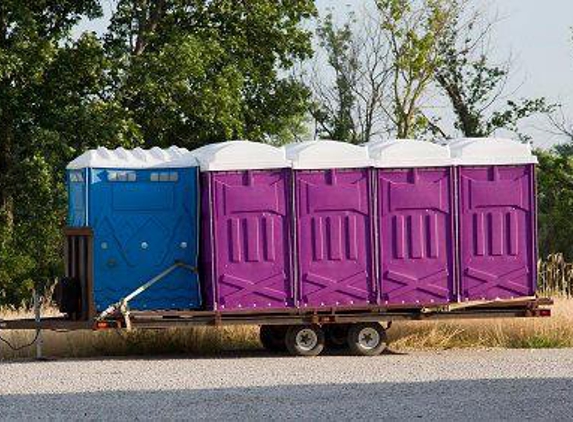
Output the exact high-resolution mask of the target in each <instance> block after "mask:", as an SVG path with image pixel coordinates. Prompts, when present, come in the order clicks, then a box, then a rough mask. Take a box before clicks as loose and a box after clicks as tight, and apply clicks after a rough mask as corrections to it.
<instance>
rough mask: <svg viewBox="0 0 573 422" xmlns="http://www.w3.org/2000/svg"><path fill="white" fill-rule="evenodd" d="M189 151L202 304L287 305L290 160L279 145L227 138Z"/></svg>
mask: <svg viewBox="0 0 573 422" xmlns="http://www.w3.org/2000/svg"><path fill="white" fill-rule="evenodd" d="M194 153H195V155H196V157H197V159H198V161H199V163H200V169H201V172H202V176H201V181H202V189H201V192H202V193H201V195H202V198H201V204H202V225H203V236H202V249H203V250H202V259H201V261H202V267H203V271H202V274H204V276H205V280H204V286H205V289H204V292H205V299H206V302H207V307H208V308H209V309H217V310H220V311H241V310H245V311H246V310H254V309H257V310H258V309H263V310H264V309H284V308H289V307H292V306H293V305H294V296H293V295H294V291H293V283H292V272H291V260H290V259H291V236H290V231H291V225H290V213H291V202H290V196H289V189H290V175H289V172H290V169H289V167H290V163H289V162H288V160H287V159H286V157H285V153H284V150H283V149H281V148H276V147H273V146H271V145H267V144H262V143H258V142H250V141H229V142H222V143H218V144H212V145H208V146H206V147H203V148H200V149H198V150H196V151H194Z"/></svg>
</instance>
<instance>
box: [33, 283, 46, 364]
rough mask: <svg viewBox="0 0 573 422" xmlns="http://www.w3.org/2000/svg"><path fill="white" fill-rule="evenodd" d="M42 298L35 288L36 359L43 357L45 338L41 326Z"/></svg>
mask: <svg viewBox="0 0 573 422" xmlns="http://www.w3.org/2000/svg"><path fill="white" fill-rule="evenodd" d="M41 308H42V299H41V298H40V295H39V294H38V292H37V291H36V290H34V319H35V320H36V359H38V360H41V359H43V356H42V346H43V345H44V340H43V338H42V329H41V328H40V322H41V320H42V316H41Z"/></svg>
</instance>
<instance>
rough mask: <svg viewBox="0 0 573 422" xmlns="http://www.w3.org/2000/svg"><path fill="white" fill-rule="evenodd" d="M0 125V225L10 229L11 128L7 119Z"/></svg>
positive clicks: (12, 217)
mask: <svg viewBox="0 0 573 422" xmlns="http://www.w3.org/2000/svg"><path fill="white" fill-rule="evenodd" d="M1 120H2V121H3V124H2V125H0V225H1V226H4V227H6V228H7V229H8V230H11V229H12V227H13V226H14V200H13V197H12V192H11V188H10V186H11V183H10V179H11V174H12V170H13V165H12V164H13V159H12V146H13V142H12V138H13V137H12V128H11V126H10V122H9V120H8V119H4V118H2V119H1Z"/></svg>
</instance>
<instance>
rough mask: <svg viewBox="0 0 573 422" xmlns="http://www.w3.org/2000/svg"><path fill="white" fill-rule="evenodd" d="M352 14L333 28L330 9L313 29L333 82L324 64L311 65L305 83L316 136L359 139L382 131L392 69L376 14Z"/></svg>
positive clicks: (367, 138)
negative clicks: (358, 18) (307, 86)
mask: <svg viewBox="0 0 573 422" xmlns="http://www.w3.org/2000/svg"><path fill="white" fill-rule="evenodd" d="M356 23H357V19H356V18H355V16H354V15H353V14H351V15H350V16H349V19H348V21H347V22H346V23H344V24H343V25H342V26H341V27H337V26H336V25H335V23H334V21H333V17H332V14H331V13H328V14H327V15H326V16H325V17H324V18H323V19H322V20H321V21H319V24H318V28H317V36H318V40H319V44H320V47H321V48H322V49H323V50H324V51H325V53H326V63H327V64H328V67H329V69H330V70H331V71H332V73H333V75H334V77H333V78H332V79H333V81H331V80H330V78H328V76H327V75H325V73H326V72H325V70H324V66H323V63H318V64H315V66H314V68H313V69H312V73H311V75H310V77H309V78H308V79H307V83H308V85H309V86H310V88H311V91H312V93H313V100H314V102H313V107H312V109H311V115H312V117H313V119H314V121H315V122H316V126H317V129H316V131H317V135H318V136H321V137H326V138H329V139H336V140H340V141H346V142H353V143H362V142H368V141H369V140H370V139H371V138H372V137H373V136H375V135H377V134H379V133H380V131H382V130H384V129H385V127H384V126H383V125H384V123H385V122H386V120H387V118H386V113H387V110H386V109H385V100H386V98H385V95H386V88H387V85H388V80H389V78H388V77H389V75H390V69H389V64H388V56H389V52H388V45H387V43H386V40H385V38H384V35H383V32H382V30H381V25H380V22H379V20H378V16H377V15H371V14H367V13H366V12H365V13H363V14H362V15H361V16H360V26H361V28H360V29H358V28H357V27H356Z"/></svg>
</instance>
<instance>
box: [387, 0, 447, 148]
mask: <svg viewBox="0 0 573 422" xmlns="http://www.w3.org/2000/svg"><path fill="white" fill-rule="evenodd" d="M377 5H378V10H379V12H380V22H381V25H382V29H383V30H384V33H385V35H386V37H387V40H388V43H389V46H390V54H391V63H392V79H391V95H392V97H391V98H392V113H390V114H389V117H390V118H391V120H392V122H393V124H394V126H395V132H396V136H397V137H398V138H411V137H414V136H415V135H416V134H417V133H419V132H420V131H424V130H426V128H427V126H428V124H429V122H428V120H427V119H426V118H425V115H424V113H423V112H422V101H423V100H424V96H425V95H426V94H427V91H428V89H429V87H430V86H431V84H432V82H433V80H434V77H435V74H436V71H437V70H438V68H439V67H440V66H441V65H442V63H443V59H444V58H443V56H442V55H441V54H440V48H439V46H440V44H441V42H442V39H443V37H444V36H445V34H446V33H447V31H448V28H449V27H450V25H451V24H452V22H454V20H455V18H456V16H457V13H458V8H457V3H456V1H455V0H414V1H412V0H377Z"/></svg>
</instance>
